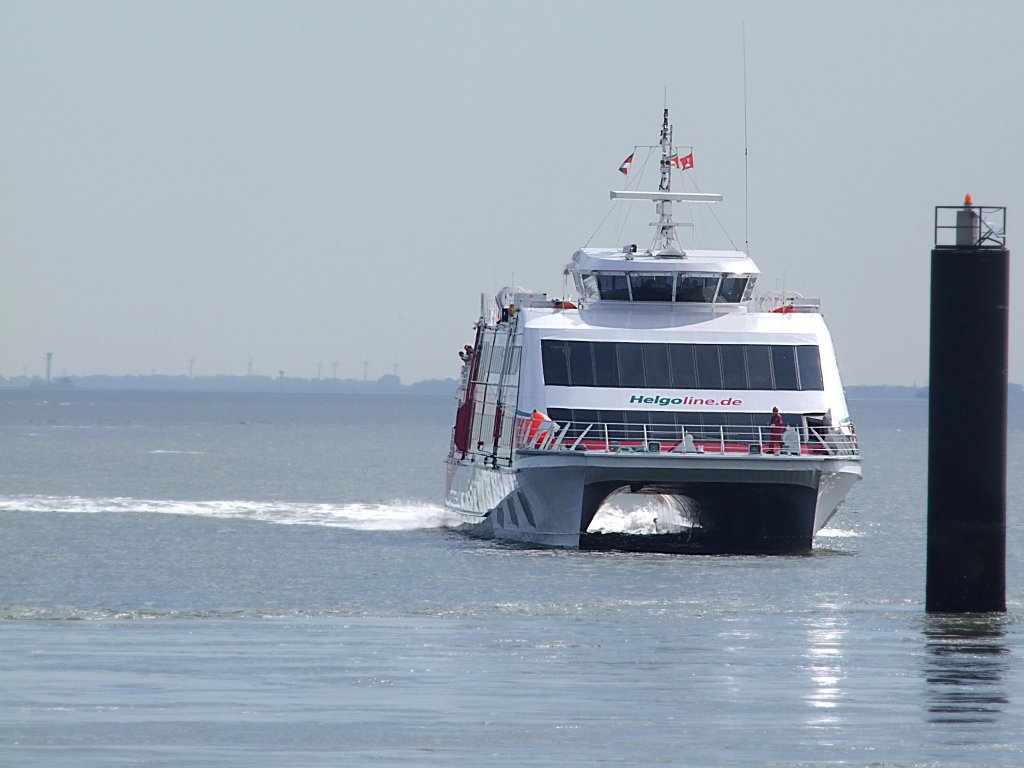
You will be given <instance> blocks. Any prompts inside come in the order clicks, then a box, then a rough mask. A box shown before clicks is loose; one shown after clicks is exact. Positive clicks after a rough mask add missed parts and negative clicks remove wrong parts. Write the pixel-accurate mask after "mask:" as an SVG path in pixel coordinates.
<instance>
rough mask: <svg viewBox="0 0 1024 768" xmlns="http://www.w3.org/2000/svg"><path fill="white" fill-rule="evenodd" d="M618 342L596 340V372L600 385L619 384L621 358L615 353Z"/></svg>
mask: <svg viewBox="0 0 1024 768" xmlns="http://www.w3.org/2000/svg"><path fill="white" fill-rule="evenodd" d="M617 346H618V344H615V343H614V342H611V341H595V342H594V343H593V347H594V373H595V374H596V379H595V381H596V383H597V386H599V387H617V386H619V358H618V355H616V354H615V348H616V347H617Z"/></svg>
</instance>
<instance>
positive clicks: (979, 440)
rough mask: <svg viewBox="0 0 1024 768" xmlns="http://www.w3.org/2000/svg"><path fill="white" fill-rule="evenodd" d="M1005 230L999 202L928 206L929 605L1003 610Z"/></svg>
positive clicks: (932, 608)
mask: <svg viewBox="0 0 1024 768" xmlns="http://www.w3.org/2000/svg"><path fill="white" fill-rule="evenodd" d="M954 222H955V223H954ZM1005 230H1006V209H1005V208H990V207H979V206H972V205H971V199H970V196H968V197H967V198H966V200H965V201H964V205H963V206H960V207H946V206H942V207H938V208H936V209H935V248H934V249H933V250H932V286H931V362H930V366H929V377H928V379H929V403H928V575H927V588H926V591H927V595H926V599H925V608H926V610H927V611H928V612H930V613H975V612H979V613H980V612H990V611H1005V610H1006V384H1007V367H1008V364H1007V341H1008V318H1009V303H1010V299H1009V295H1010V290H1009V285H1010V279H1009V278H1010V254H1009V251H1007V249H1006V238H1005ZM946 240H950V241H952V242H949V243H944V241H946Z"/></svg>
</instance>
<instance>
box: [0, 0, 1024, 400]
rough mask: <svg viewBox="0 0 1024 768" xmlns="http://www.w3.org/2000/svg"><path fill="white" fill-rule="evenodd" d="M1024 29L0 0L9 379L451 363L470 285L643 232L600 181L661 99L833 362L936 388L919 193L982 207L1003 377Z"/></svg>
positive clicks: (769, 285)
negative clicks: (49, 360)
mask: <svg viewBox="0 0 1024 768" xmlns="http://www.w3.org/2000/svg"><path fill="white" fill-rule="evenodd" d="M1022 28H1024V3H1018V2H1016V0H1003V1H1002V2H997V1H996V0H981V1H979V2H971V3H964V2H962V1H961V2H948V1H947V0H939V1H937V2H936V1H931V2H899V1H898V0H897V1H895V2H893V1H890V2H871V1H868V2H858V3H840V2H825V1H823V0H817V1H814V2H772V3H768V2H719V3H708V2H683V1H682V0H676V1H675V2H654V1H649V2H637V3H632V4H624V3H621V2H601V1H599V0H594V1H593V2H582V1H567V2H550V1H549V2H531V1H529V0H527V1H521V2H516V3H496V2H483V1H481V0H472V1H469V0H468V1H466V2H456V1H454V0H435V1H433V2H411V1H410V2H393V1H390V0H375V1H374V2H369V1H367V2H348V1H345V0H338V1H335V2H314V1H313V0H306V1H303V0H295V1H294V2H283V1H281V2H257V1H255V0H253V1H251V2H237V1H236V0H221V1H219V2H216V3H211V2H205V1H202V2H191V1H188V2H186V1H182V2H135V1H134V0H126V1H124V2H111V1H110V0H91V1H90V2H77V1H75V2H70V1H68V2H54V1H52V0H32V1H31V2H14V1H13V0H0V267H2V276H0V375H2V376H7V377H11V376H20V375H23V374H27V375H29V376H32V375H42V374H44V372H45V355H46V353H47V352H52V353H53V373H54V375H81V376H84V375H92V374H112V375H139V374H149V373H158V374H168V375H178V374H184V373H187V372H188V371H189V369H190V366H191V369H192V371H193V373H194V374H195V375H196V376H201V375H217V374H237V375H241V374H245V373H246V372H247V371H248V370H249V366H250V364H251V367H252V371H253V372H254V373H256V374H263V375H271V376H276V375H277V374H278V372H279V371H284V372H285V375H287V376H297V377H307V378H314V377H316V376H317V375H322V376H323V377H325V378H326V377H328V376H331V375H333V372H334V370H335V367H334V366H335V365H336V371H337V376H338V377H339V378H345V377H351V378H362V377H363V374H364V370H365V372H366V373H367V375H368V376H369V377H370V378H377V377H379V376H381V375H383V374H391V373H395V372H397V373H398V375H399V376H400V377H401V378H402V379H403V380H404V381H407V382H408V381H417V380H421V379H428V378H444V377H448V376H455V375H457V373H458V368H459V358H458V355H457V353H458V350H459V349H461V348H462V346H463V344H466V343H469V342H470V341H471V340H472V336H471V334H472V326H473V323H474V322H475V320H476V318H477V317H478V315H479V307H480V295H481V293H485V294H486V295H487V296H488V300H489V297H491V296H493V294H494V293H495V292H496V291H497V290H498V289H499V288H501V287H502V286H503V285H508V284H513V283H514V284H516V285H520V286H522V287H524V288H526V289H529V290H536V291H545V292H547V293H548V294H549V295H551V296H562V295H563V293H564V292H565V291H566V287H565V284H564V278H563V275H562V270H563V268H564V266H565V264H566V263H567V262H568V260H569V259H570V258H571V256H572V253H573V252H574V251H575V250H576V249H577V248H579V247H581V246H583V245H584V244H586V243H587V242H588V241H589V242H590V245H592V246H601V245H607V246H620V245H622V244H624V243H630V242H638V243H641V244H642V245H647V244H649V242H650V240H651V237H652V232H651V229H650V227H648V226H647V223H648V222H650V221H653V220H654V219H653V211H649V210H646V208H645V209H633V208H630V209H625V210H623V209H616V210H614V211H612V212H611V215H608V214H609V209H610V207H611V205H612V204H611V203H610V201H609V199H608V192H609V190H611V189H616V188H621V187H622V185H623V181H624V180H623V177H622V176H621V174H619V173H618V171H617V169H618V166H619V164H620V163H621V162H622V160H623V159H624V158H625V157H626V156H627V155H628V154H629V153H630V152H631V151H632V150H633V147H634V146H635V145H644V144H654V143H656V142H657V140H658V131H659V128H660V124H661V112H662V109H663V107H664V106H665V105H666V104H667V106H668V107H669V108H670V110H671V116H672V122H673V124H674V132H675V141H676V143H677V144H680V145H683V146H687V147H692V148H693V152H694V160H695V165H694V169H693V171H692V172H690V174H689V179H688V180H687V182H688V183H689V184H691V185H694V184H695V185H697V186H698V187H699V188H700V189H701V190H703V191H705V192H720V193H722V194H723V195H724V196H725V199H724V202H723V203H722V204H720V205H719V206H716V210H715V214H716V215H717V217H718V220H719V221H720V222H721V229H719V227H718V225H717V223H714V225H713V226H704V225H703V223H702V224H701V226H700V227H698V228H697V229H696V230H695V231H696V232H697V235H698V236H701V237H704V236H706V237H707V238H708V241H709V242H707V243H706V244H707V245H710V246H712V247H731V245H730V243H733V244H735V245H736V247H738V248H741V249H744V248H745V247H747V245H749V252H750V255H751V256H752V257H753V258H754V259H755V261H757V263H758V265H759V267H760V269H761V271H762V276H761V279H760V283H759V286H760V288H761V289H762V291H763V290H773V289H781V288H785V289H786V290H796V291H799V292H800V293H802V294H803V295H804V296H807V297H816V298H820V299H821V302H822V311H823V313H824V315H825V318H826V321H827V322H828V324H829V327H830V328H831V330H832V334H833V338H834V341H835V346H836V350H837V354H838V355H839V363H840V370H841V372H842V374H843V379H844V381H845V383H846V384H902V385H913V384H916V385H919V386H921V385H924V384H926V383H927V379H928V318H929V297H928V286H929V262H930V252H931V248H932V245H933V242H934V239H933V225H934V209H935V206H938V205H957V204H959V203H960V202H961V201H962V200H963V197H964V195H965V194H966V193H970V194H971V195H972V197H973V199H974V202H975V204H978V205H992V206H1006V207H1007V209H1008V213H1007V237H1008V246H1009V248H1010V250H1011V265H1012V267H1011V280H1012V282H1011V297H1013V298H1012V299H1011V315H1010V371H1009V374H1010V380H1011V381H1017V382H1021V381H1024V355H1022V354H1021V352H1020V351H1019V350H1021V349H1022V348H1024V345H1022V343H1021V341H1022V339H1024V299H1022V298H1021V292H1020V290H1019V288H1020V286H1021V270H1020V269H1019V268H1017V266H1016V264H1015V263H1014V262H1016V261H1017V259H1015V258H1014V257H1013V254H1012V252H1013V248H1014V244H1015V240H1016V237H1015V232H1016V225H1015V222H1016V221H1017V220H1018V219H1017V212H1024V185H1022V183H1021V180H1022V179H1024V146H1022V144H1024V141H1022V126H1024V88H1021V87H1020V84H1019V81H1020V78H1021V76H1022V75H1024V46H1021V45H1020V38H1019V35H1020V30H1021V29H1022ZM744 61H745V63H744ZM745 136H746V139H745V138H744V137H745ZM745 149H746V152H747V153H748V154H747V161H746V163H744V151H745ZM637 157H638V159H639V158H640V157H641V153H638V155H637ZM638 164H639V163H637V164H636V165H638ZM647 178H648V179H649V183H648V184H647V185H646V187H647V188H650V187H651V185H652V184H654V183H656V182H655V180H654V177H653V176H649V177H647ZM630 183H631V184H632V183H634V182H633V179H632V178H631V179H630ZM676 188H679V187H678V186H677V187H676ZM619 205H623V204H621V203H620V204H619ZM632 205H645V206H650V204H649V203H633V204H632ZM606 216H607V219H606ZM701 216H702V217H703V216H704V214H701ZM602 220H604V224H603V225H602ZM703 221H704V219H703V218H701V222H703ZM723 230H724V233H723ZM1022 231H1024V230H1022ZM1022 239H1024V238H1022ZM942 311H957V308H956V307H947V308H942Z"/></svg>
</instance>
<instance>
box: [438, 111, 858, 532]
mask: <svg viewBox="0 0 1024 768" xmlns="http://www.w3.org/2000/svg"><path fill="white" fill-rule="evenodd" d="M659 146H660V149H661V162H660V165H659V168H660V179H659V184H658V190H657V191H655V192H640V191H637V190H625V191H613V192H612V193H611V196H612V198H613V199H621V200H626V201H628V200H648V201H651V202H653V203H655V211H656V213H657V217H658V220H657V221H656V222H654V224H653V226H654V227H655V237H654V241H653V243H652V245H651V246H650V247H649V248H646V249H644V248H640V247H638V246H637V245H636V244H626V245H622V246H618V247H611V248H607V247H604V248H590V247H587V248H581V249H579V250H577V251H576V253H574V254H573V256H572V261H571V263H570V264H569V265H567V267H566V268H565V272H564V274H565V275H567V276H571V277H572V281H573V284H574V285H575V288H576V298H574V299H573V300H572V301H568V300H565V299H549V298H548V297H547V296H546V295H545V294H540V293H532V292H527V291H523V290H522V289H519V288H511V287H510V288H505V289H502V290H501V291H500V292H499V293H498V294H497V296H495V305H494V306H492V307H491V308H490V311H488V309H487V307H486V303H485V302H483V301H482V302H481V314H480V319H479V320H478V321H477V324H476V336H475V339H474V343H473V344H472V345H469V344H467V345H465V346H464V347H463V350H462V352H460V356H461V358H462V360H463V362H464V365H463V370H462V378H461V382H460V386H459V391H458V394H457V402H458V405H457V410H456V418H455V425H454V427H453V430H452V442H451V446H450V449H449V453H448V460H447V461H448V487H447V499H446V503H447V506H448V508H449V510H450V511H451V513H452V514H453V515H454V516H455V518H456V520H457V522H458V523H459V525H460V526H461V527H463V528H464V529H465V530H467V531H468V532H470V533H473V534H475V535H478V536H487V537H494V538H497V539H503V540H507V541H516V542H523V543H527V544H532V545H538V546H547V547H571V548H584V549H590V548H616V549H636V550H655V551H664V552H690V551H701V552H796V551H806V550H809V549H810V548H811V546H812V542H813V538H814V535H815V534H816V533H817V532H818V531H819V530H820V529H821V528H822V527H823V526H825V525H826V524H827V523H828V521H829V520H830V519H831V518H832V516H833V515H834V514H835V512H836V510H837V509H838V507H839V506H840V504H842V502H843V499H844V498H845V497H846V494H847V493H848V492H849V490H850V488H851V487H852V486H853V485H854V483H856V482H857V480H859V479H860V475H861V469H860V456H859V450H858V447H857V438H856V432H855V430H854V427H853V424H852V422H851V420H850V414H849V411H848V409H847V405H846V401H845V397H844V395H843V387H842V382H841V381H840V376H839V367H838V363H837V361H836V356H835V349H834V347H833V344H832V339H831V335H830V334H829V331H828V329H827V327H826V325H825V321H824V318H823V317H822V315H821V313H820V306H819V304H820V303H819V302H818V301H817V300H814V299H805V298H803V297H801V296H799V295H798V294H792V293H788V294H778V295H776V294H768V295H766V296H763V297H759V296H757V295H756V292H755V285H756V283H757V280H758V276H759V274H760V270H759V269H758V267H757V265H756V264H755V263H754V262H753V260H752V259H751V258H750V257H749V256H748V255H747V254H746V253H743V252H741V251H736V250H706V249H700V248H696V247H693V248H691V247H684V246H683V243H682V242H681V241H680V239H679V236H678V234H677V233H676V227H677V226H679V225H678V224H676V223H675V221H674V220H673V218H672V207H673V205H675V204H686V205H707V204H713V203H715V202H717V201H719V200H721V197H720V196H719V195H715V194H707V193H703V192H701V191H699V190H698V191H694V192H673V191H672V185H671V181H672V178H671V177H672V173H671V171H672V168H673V166H674V167H676V168H683V169H685V168H689V167H691V166H692V160H693V157H692V154H689V155H684V156H681V155H680V154H679V152H678V149H679V148H678V147H675V146H674V145H673V144H672V127H671V125H670V123H669V121H668V110H665V113H664V118H663V122H662V129H661V140H660V144H659ZM620 170H621V171H622V172H623V173H627V172H628V163H627V164H625V165H624V166H623V168H620ZM622 492H628V493H633V494H655V495H658V496H661V497H663V498H664V499H667V500H668V505H667V506H668V507H669V512H667V513H666V514H664V515H662V513H660V512H659V513H658V514H659V517H661V518H665V519H660V520H658V521H657V524H656V526H655V530H656V533H653V534H644V535H628V534H615V533H605V532H600V531H596V530H595V531H591V530H590V528H591V527H592V523H593V521H594V517H595V515H596V514H597V512H598V510H599V509H600V507H601V505H602V504H604V503H605V501H606V500H607V499H609V498H611V497H613V496H615V495H616V494H618V493H622Z"/></svg>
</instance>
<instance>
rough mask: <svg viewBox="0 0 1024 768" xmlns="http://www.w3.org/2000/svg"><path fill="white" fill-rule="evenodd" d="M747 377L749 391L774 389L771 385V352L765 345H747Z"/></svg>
mask: <svg viewBox="0 0 1024 768" xmlns="http://www.w3.org/2000/svg"><path fill="white" fill-rule="evenodd" d="M746 354H747V376H748V377H749V379H750V388H751V389H775V385H774V384H773V383H772V352H771V348H770V347H769V346H768V345H767V344H747V345H746Z"/></svg>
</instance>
